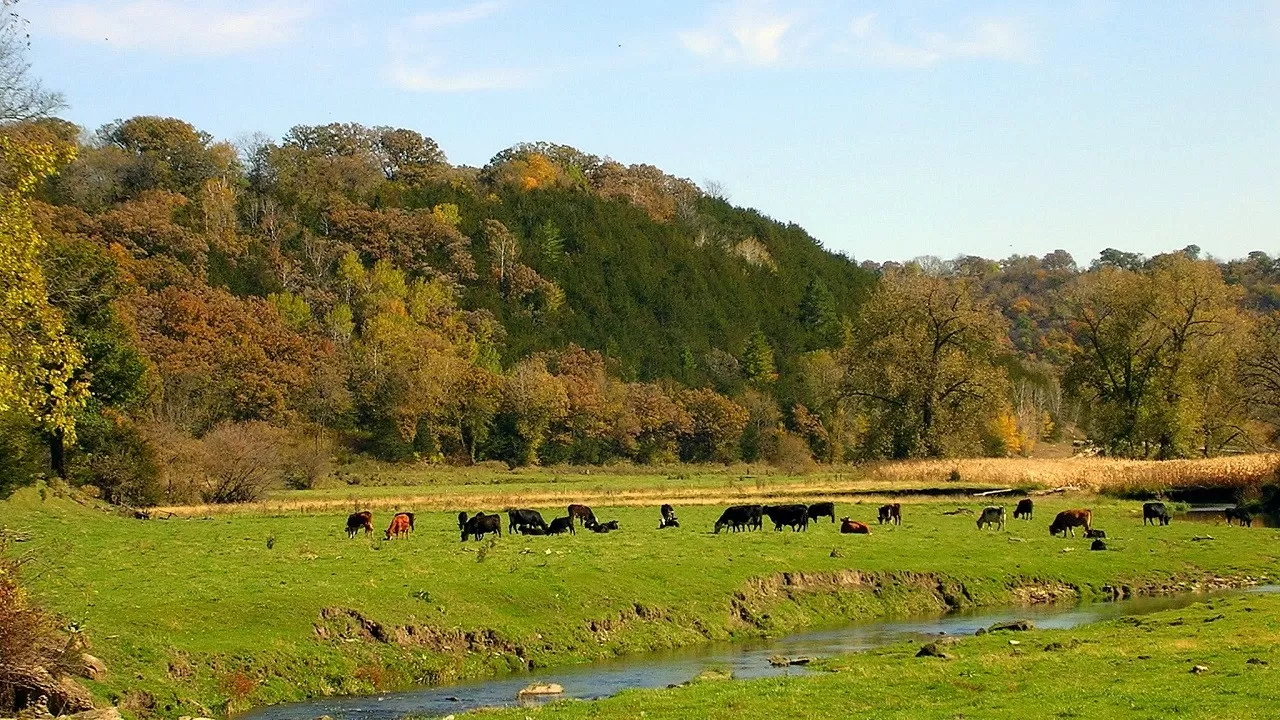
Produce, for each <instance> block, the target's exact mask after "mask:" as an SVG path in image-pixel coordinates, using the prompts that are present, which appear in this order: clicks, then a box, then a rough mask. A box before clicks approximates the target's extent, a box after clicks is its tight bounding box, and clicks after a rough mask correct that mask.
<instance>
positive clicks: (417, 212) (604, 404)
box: [0, 117, 1280, 504]
mask: <svg viewBox="0 0 1280 720" xmlns="http://www.w3.org/2000/svg"><path fill="white" fill-rule="evenodd" d="M0 140H3V144H2V145H0V147H2V148H3V150H4V154H5V165H6V168H5V177H4V184H5V197H4V206H3V213H4V217H3V221H4V226H3V242H4V243H5V247H4V253H3V254H4V258H5V260H4V262H5V265H4V266H0V270H3V272H4V275H3V277H0V280H3V283H4V285H3V288H4V292H5V296H4V298H3V303H4V305H3V309H2V310H0V312H3V313H4V320H5V326H6V331H5V333H4V335H3V336H2V337H0V360H3V362H4V367H5V369H6V373H5V374H4V375H0V476H3V477H5V478H7V480H6V481H5V482H6V483H8V484H10V485H12V484H15V483H21V482H24V481H25V480H27V479H30V478H32V477H35V476H36V475H37V474H39V473H49V472H52V473H58V474H62V475H65V476H66V477H68V479H70V480H72V481H73V482H76V483H81V484H92V485H94V486H96V487H98V488H99V489H100V490H102V491H103V492H104V493H105V494H106V495H107V496H108V497H109V498H111V499H114V500H119V501H123V502H130V503H138V504H146V503H157V502H185V501H191V500H201V499H202V500H205V501H235V500H243V499H249V498H252V497H255V496H256V495H257V494H258V493H260V492H261V491H262V489H263V488H265V487H267V486H269V485H271V484H274V483H279V482H286V483H289V484H292V485H295V486H307V485H310V484H313V483H315V482H317V481H318V480H319V479H321V478H323V477H325V476H326V475H327V474H328V472H329V467H330V464H331V463H332V462H333V461H334V460H335V459H336V460H338V461H344V460H347V459H351V458H354V457H357V456H360V455H365V456H371V457H375V458H379V459H383V460H387V461H394V462H429V463H454V464H470V463H475V462H481V461H486V460H496V461H502V462H505V463H508V464H510V465H513V466H515V465H522V464H533V463H540V464H557V463H579V464H591V463H607V462H612V461H616V460H628V461H632V462H639V463H653V462H674V461H686V462H732V461H736V460H748V461H768V462H774V463H777V464H781V465H784V466H787V467H801V466H803V465H805V464H808V463H812V462H815V461H816V462H841V461H849V460H863V459H875V458H904V457H924V456H935V457H946V456H965V455H981V454H988V455H1008V454H1018V453H1028V452H1030V451H1031V450H1032V448H1033V447H1034V445H1035V444H1036V443H1037V442H1042V441H1047V440H1057V439H1061V438H1062V433H1063V431H1064V428H1070V429H1071V430H1072V432H1074V433H1077V434H1078V435H1079V436H1081V437H1087V438H1089V439H1090V440H1091V441H1092V442H1093V443H1094V444H1095V445H1096V446H1097V448H1099V449H1100V450H1101V451H1103V452H1107V453H1111V454H1116V455H1126V456H1138V457H1159V458H1166V457H1183V456H1191V455H1214V454H1219V453H1222V452H1232V451H1239V450H1242V449H1255V448H1258V447H1262V446H1265V445H1267V444H1268V443H1270V441H1271V440H1272V438H1273V427H1274V425H1273V423H1274V421H1275V417H1274V415H1273V414H1272V413H1273V411H1274V409H1275V408H1276V407H1277V406H1278V405H1280V402H1278V401H1280V360H1278V359H1280V320H1277V318H1278V317H1280V316H1277V315H1276V311H1277V308H1278V307H1280V293H1278V292H1277V289H1278V288H1280V265H1278V264H1277V263H1276V262H1275V261H1273V260H1272V259H1271V258H1270V257H1269V256H1268V255H1266V254H1264V253H1261V252H1258V253H1253V254H1251V255H1250V256H1249V257H1248V258H1246V259H1240V260H1232V261H1228V262H1220V261H1215V260H1212V259H1206V258H1202V257H1200V253H1199V250H1198V249H1196V248H1187V249H1184V250H1182V251H1178V252H1173V253H1169V254H1167V255H1160V256H1156V257H1154V258H1145V257H1141V256H1138V255H1134V254H1130V253H1125V252H1121V251H1116V250H1108V251H1106V252H1104V253H1102V254H1101V255H1100V256H1099V258H1097V259H1096V260H1094V261H1092V262H1091V263H1090V264H1088V265H1087V266H1086V265H1083V264H1077V262H1076V261H1075V260H1074V259H1073V258H1071V256H1069V255H1068V254H1066V253H1064V252H1062V251H1058V252H1055V253H1051V254H1049V255H1046V256H1044V257H1041V258H1037V257H1022V256H1015V257H1011V258H1008V259H1005V260H1000V261H995V260H987V259H982V258H976V257H964V258H957V259H955V260H949V261H941V260H937V259H932V258H922V259H918V260H916V261H912V262H908V263H902V264H898V263H886V264H883V265H876V264H874V263H870V262H863V263H862V264H861V265H859V264H857V263H855V262H854V260H853V259H851V258H848V257H846V256H843V255H839V254H835V253H831V252H829V251H827V250H825V249H824V248H823V247H822V246H821V244H820V243H819V242H818V241H816V240H815V239H814V238H812V237H811V236H809V235H808V234H807V233H806V232H805V231H804V230H803V229H802V228H800V227H798V226H796V225H794V224H784V223H781V222H778V221H775V220H773V219H771V218H768V217H765V216H763V215H761V214H760V213H758V212H756V211H753V210H750V209H744V208H739V207H734V206H732V205H731V204H729V203H728V202H727V201H725V200H724V199H723V198H720V197H717V196H715V195H714V194H710V193H707V192H705V191H704V190H702V189H700V188H699V187H698V186H696V185H695V184H694V183H692V182H690V181H688V180H685V179H682V178H677V177H673V176H671V175H668V174H666V173H664V172H663V171H661V170H660V169H658V168H655V167H652V166H648V165H630V166H627V165H623V164H620V163H617V162H615V161H612V160H610V159H608V158H607V157H602V156H597V155H592V154H589V153H587V152H584V151H581V150H578V149H575V148H571V147H567V146H563V145H555V144H551V143H529V144H521V145H517V146H514V147H512V148H508V149H506V150H503V151H501V152H499V153H497V154H496V155H495V156H494V157H493V159H492V160H491V161H490V162H489V163H488V164H486V165H485V166H484V167H482V168H471V167H464V166H456V165H452V164H450V163H449V162H448V160H447V158H446V156H445V154H444V152H443V151H442V150H441V149H440V148H439V147H438V146H437V145H436V143H435V142H434V141H432V140H431V139H430V138H428V137H425V136H422V135H420V134H419V133H417V132H414V131H412V130H406V129H400V128H389V127H364V126H361V125H356V124H330V125H324V126H298V127H295V128H293V129H292V130H290V131H289V132H288V133H287V134H286V135H285V136H284V137H283V138H280V139H268V138H265V137H256V138H252V139H249V140H245V141H242V142H239V143H237V144H235V145H233V144H230V143H227V142H221V141H217V140H215V139H214V138H212V137H211V136H209V135H208V134H207V133H203V132H201V131H200V130H198V129H197V128H196V127H194V126H192V125H191V124H189V123H187V122H184V121H182V120H179V119H174V118H160V117H135V118H130V119H127V120H122V121H117V122H115V123H111V124H109V125H107V126H105V127H102V128H98V129H96V130H94V131H93V132H89V131H87V130H86V129H83V128H79V127H76V126H74V125H72V124H70V123H66V122H64V121H60V120H56V119H37V120H32V121H24V122H12V123H10V124H8V125H6V126H4V128H3V138H0ZM11 259H12V264H10V263H11Z"/></svg>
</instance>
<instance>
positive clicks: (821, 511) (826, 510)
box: [809, 502, 836, 522]
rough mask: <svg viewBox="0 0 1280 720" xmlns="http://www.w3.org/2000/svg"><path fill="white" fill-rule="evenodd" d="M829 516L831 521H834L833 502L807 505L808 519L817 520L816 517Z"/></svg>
mask: <svg viewBox="0 0 1280 720" xmlns="http://www.w3.org/2000/svg"><path fill="white" fill-rule="evenodd" d="M821 517H829V518H831V522H835V521H836V504H835V503H833V502H820V503H814V504H812V505H810V506H809V519H810V520H812V521H814V522H817V521H818V518H821Z"/></svg>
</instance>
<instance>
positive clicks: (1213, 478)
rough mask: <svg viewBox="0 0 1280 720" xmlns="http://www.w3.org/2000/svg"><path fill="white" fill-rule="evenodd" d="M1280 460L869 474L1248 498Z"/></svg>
mask: <svg viewBox="0 0 1280 720" xmlns="http://www.w3.org/2000/svg"><path fill="white" fill-rule="evenodd" d="M1277 469H1280V454H1276V453H1269V454H1259V455H1238V456H1234V457H1222V458H1210V459H1207V460H1165V461H1156V460H1117V459H1112V458H1097V457H1088V458H1086V457H1074V458H1061V459H1053V460H1041V459H1030V458H972V459H964V460H917V461H909V462H896V463H885V464H882V465H877V466H875V467H874V468H871V469H870V470H869V472H868V476H869V478H870V479H872V480H882V481H888V482H891V483H893V482H898V483H913V484H920V483H927V484H937V485H943V484H945V483H946V482H947V480H948V479H949V477H950V475H951V472H952V470H957V471H959V473H960V482H961V483H964V484H966V485H1003V486H1005V487H1041V488H1046V489H1049V488H1060V487H1075V488H1080V489H1081V490H1088V491H1092V492H1107V493H1117V494H1125V493H1133V492H1144V491H1150V492H1158V491H1160V490H1164V489H1180V488H1192V487H1206V488H1226V489H1231V490H1239V491H1243V492H1245V493H1248V492H1249V491H1251V490H1255V489H1256V488H1258V487H1259V486H1261V485H1262V484H1263V483H1264V482H1267V481H1272V480H1275V479H1276V471H1277Z"/></svg>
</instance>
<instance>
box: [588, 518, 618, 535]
mask: <svg viewBox="0 0 1280 720" xmlns="http://www.w3.org/2000/svg"><path fill="white" fill-rule="evenodd" d="M587 529H588V530H590V531H591V532H598V533H607V532H613V531H614V530H617V529H618V521H617V520H610V521H609V522H604V523H602V522H593V523H591V524H590V525H588V526H587Z"/></svg>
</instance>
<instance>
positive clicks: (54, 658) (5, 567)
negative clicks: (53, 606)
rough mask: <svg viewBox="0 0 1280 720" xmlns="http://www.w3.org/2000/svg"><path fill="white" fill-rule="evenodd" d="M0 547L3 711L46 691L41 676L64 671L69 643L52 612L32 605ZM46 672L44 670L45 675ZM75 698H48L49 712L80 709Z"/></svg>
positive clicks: (0, 707) (15, 566) (67, 665)
mask: <svg viewBox="0 0 1280 720" xmlns="http://www.w3.org/2000/svg"><path fill="white" fill-rule="evenodd" d="M5 550H6V548H4V547H2V546H0V713H3V714H5V715H8V714H10V713H12V712H14V711H17V710H21V709H23V708H24V707H25V706H26V705H27V704H28V703H31V702H34V701H35V700H36V698H37V697H38V696H39V695H50V693H49V691H48V688H44V687H41V684H42V683H41V677H48V676H49V675H52V676H57V675H59V674H63V673H65V672H67V671H68V670H70V667H71V663H70V652H69V651H70V650H71V646H70V644H69V643H68V642H66V640H65V639H64V638H63V636H62V633H61V631H60V630H59V629H58V624H57V622H56V620H55V619H54V617H53V616H52V615H50V614H48V613H46V612H44V611H43V610H41V609H40V608H39V607H37V606H36V605H34V604H33V603H32V602H31V601H30V599H29V598H28V597H27V595H26V593H24V592H23V590H22V588H21V587H20V586H19V584H18V569H19V565H20V563H19V561H18V560H15V559H13V558H10V557H5V555H4V551H5ZM45 673H48V675H45ZM75 700H76V698H69V697H65V696H62V697H60V696H57V693H56V692H54V693H53V695H51V696H50V697H49V701H50V702H49V709H50V710H51V711H53V712H54V713H55V714H57V713H60V712H63V711H67V710H70V711H72V712H75V711H76V710H80V709H84V708H83V707H79V706H77V705H76V704H74V703H75Z"/></svg>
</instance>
